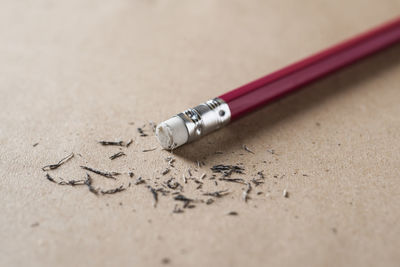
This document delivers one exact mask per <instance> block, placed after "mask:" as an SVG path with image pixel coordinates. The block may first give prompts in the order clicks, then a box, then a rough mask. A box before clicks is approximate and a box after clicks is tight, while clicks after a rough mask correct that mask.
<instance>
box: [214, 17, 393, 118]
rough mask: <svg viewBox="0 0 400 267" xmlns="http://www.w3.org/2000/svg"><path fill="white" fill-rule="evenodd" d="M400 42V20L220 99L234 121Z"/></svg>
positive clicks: (290, 66) (231, 92)
mask: <svg viewBox="0 0 400 267" xmlns="http://www.w3.org/2000/svg"><path fill="white" fill-rule="evenodd" d="M399 41H400V17H399V18H396V19H395V20H393V21H391V22H389V23H387V24H385V25H382V26H380V27H378V28H375V29H373V30H371V31H369V32H366V33H364V34H361V35H359V36H357V37H355V38H352V39H350V40H347V41H345V42H343V43H340V44H338V45H336V46H333V47H331V48H329V49H327V50H324V51H322V52H320V53H318V54H315V55H313V56H311V57H308V58H306V59H303V60H301V61H299V62H297V63H294V64H292V65H289V66H288V67H285V68H283V69H281V70H278V71H276V72H274V73H272V74H269V75H267V76H264V77H262V78H260V79H258V80H255V81H253V82H251V83H249V84H246V85H243V86H241V87H239V88H237V89H235V90H232V91H230V92H228V93H225V94H223V95H221V96H219V97H220V98H221V99H223V100H224V101H225V102H226V103H227V104H228V105H229V108H230V110H231V121H232V120H235V119H238V118H240V117H241V116H243V115H245V114H247V113H248V112H251V111H253V110H255V109H257V108H259V107H261V106H264V105H266V104H268V103H269V102H271V101H273V100H276V99H278V98H280V97H282V96H284V95H286V94H287V93H290V92H292V91H294V90H296V89H298V88H300V87H301V86H303V85H306V84H308V83H310V82H312V81H315V80H317V79H319V78H322V77H324V76H326V75H327V74H329V73H331V72H333V71H336V70H338V69H340V68H342V67H344V66H347V65H349V64H351V63H354V62H355V61H357V60H360V59H362V58H364V57H366V56H368V55H371V54H373V53H375V52H377V51H379V50H382V49H384V48H386V47H388V46H390V45H392V44H395V43H397V42H399Z"/></svg>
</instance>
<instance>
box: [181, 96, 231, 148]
mask: <svg viewBox="0 0 400 267" xmlns="http://www.w3.org/2000/svg"><path fill="white" fill-rule="evenodd" d="M178 116H179V117H180V118H181V119H182V120H183V121H184V122H185V125H186V128H187V130H188V134H189V138H188V142H192V141H194V140H197V139H199V138H200V137H202V136H204V135H206V134H208V133H210V132H213V131H215V130H217V129H219V128H221V127H222V126H224V125H226V124H228V123H229V121H230V119H231V111H230V109H229V106H228V104H226V103H225V101H223V100H222V99H220V98H214V99H211V100H208V101H207V102H205V103H202V104H200V105H198V106H196V107H194V108H189V109H187V110H185V111H184V112H182V113H179V114H178Z"/></svg>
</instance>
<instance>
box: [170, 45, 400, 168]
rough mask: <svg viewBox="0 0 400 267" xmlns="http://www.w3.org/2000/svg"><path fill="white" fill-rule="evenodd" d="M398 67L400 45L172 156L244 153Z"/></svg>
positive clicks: (193, 157)
mask: <svg viewBox="0 0 400 267" xmlns="http://www.w3.org/2000/svg"><path fill="white" fill-rule="evenodd" d="M396 65H400V44H397V45H394V46H392V47H390V48H389V49H387V50H385V51H382V52H380V53H378V54H376V55H373V56H370V57H369V58H367V59H366V60H362V61H360V62H357V63H356V64H353V65H352V66H349V67H347V68H345V69H343V70H341V71H339V72H337V73H334V74H332V75H330V76H329V77H327V78H324V79H322V80H320V81H316V82H314V83H312V84H310V85H308V86H306V87H304V88H303V89H302V90H300V91H298V92H295V93H292V94H290V95H289V96H287V97H285V98H283V99H281V100H279V101H277V102H275V103H273V104H271V105H268V106H267V107H264V108H261V109H259V110H257V111H256V112H254V113H252V114H250V115H248V116H246V117H245V118H243V119H240V120H238V121H235V122H233V123H231V124H230V125H228V126H227V127H225V128H223V129H221V130H219V131H216V132H214V133H212V134H210V135H208V136H205V137H203V138H202V139H200V140H198V141H196V142H193V143H191V144H189V145H184V146H182V147H179V148H177V149H176V150H174V151H173V153H174V154H175V155H176V156H177V157H180V158H183V159H186V160H191V161H197V160H204V159H210V160H212V159H213V158H214V157H217V156H218V153H216V152H217V151H223V152H226V151H230V152H232V151H235V150H242V148H241V147H242V145H243V144H246V143H248V142H249V141H250V140H251V139H253V138H257V136H260V132H265V130H268V129H272V128H273V127H274V126H276V125H278V124H279V123H280V122H282V121H284V120H286V119H288V118H290V119H293V118H295V117H298V116H301V115H302V113H304V112H306V111H307V110H308V109H311V108H313V107H316V106H318V105H323V103H324V101H327V100H328V99H329V98H331V97H334V96H337V95H339V94H343V93H344V92H346V91H348V90H350V89H351V88H353V87H355V86H356V85H358V84H361V83H365V82H368V80H370V79H371V77H374V76H376V75H379V74H382V73H384V72H385V71H387V70H389V69H390V68H392V67H394V66H396ZM266 149H267V148H266Z"/></svg>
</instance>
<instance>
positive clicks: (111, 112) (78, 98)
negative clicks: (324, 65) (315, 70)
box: [0, 0, 400, 266]
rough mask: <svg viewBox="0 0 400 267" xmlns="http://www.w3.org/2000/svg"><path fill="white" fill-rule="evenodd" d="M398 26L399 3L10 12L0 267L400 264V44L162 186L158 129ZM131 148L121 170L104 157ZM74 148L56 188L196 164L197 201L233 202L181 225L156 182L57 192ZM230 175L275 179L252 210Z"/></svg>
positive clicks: (228, 135)
mask: <svg viewBox="0 0 400 267" xmlns="http://www.w3.org/2000/svg"><path fill="white" fill-rule="evenodd" d="M399 13H400V1H399V0H394V1H390V0H386V1H378V0H376V1H361V0H351V1H348V0H346V1H344V0H343V1H330V0H329V1H328V0H327V1H312V0H302V1H298V0H291V1H262V0H259V1H256V0H254V1H244V0H243V1H231V0H224V1H212V0H201V1H194V0H185V1H161V0H147V1H128V0H125V1H124V0H114V1H89V0H85V1H83V0H69V1H39V0H38V1H15V0H3V1H1V3H0V90H1V91H0V107H1V112H0V201H1V206H0V265H1V266H158V265H167V266H399V264H400V226H399V222H400V208H399V205H400V104H399V100H400V47H399V46H395V47H393V48H392V49H390V50H387V51H385V52H383V53H381V54H379V55H376V56H374V57H372V58H370V59H369V60H367V61H364V62H361V63H359V64H357V65H354V66H352V67H350V68H348V69H346V70H345V71H342V72H340V73H338V74H335V75H333V76H331V77H330V78H328V79H325V80H323V81H319V82H317V83H315V84H313V85H311V86H308V87H307V88H305V89H304V90H303V91H301V92H299V93H297V94H294V95H292V96H290V97H288V98H286V99H283V100H281V101H279V102H277V103H275V104H273V105H271V106H269V107H266V108H263V109H262V110H259V111H258V112H256V113H253V114H252V115H250V116H248V117H247V118H245V119H243V120H240V121H238V122H236V123H234V124H232V125H230V126H229V127H226V128H225V129H223V130H221V131H220V132H218V133H215V134H212V135H210V136H208V137H207V138H205V139H203V140H201V141H199V142H197V143H193V144H191V145H187V146H185V147H183V148H181V149H178V150H177V151H175V152H174V154H173V156H174V157H175V159H176V161H175V167H174V168H172V169H171V172H170V173H169V174H167V175H165V176H162V175H161V174H160V173H161V172H162V171H163V170H164V169H165V168H166V167H167V165H168V164H167V162H166V161H165V160H164V159H165V158H166V157H168V156H171V154H170V153H169V152H167V151H163V150H161V149H160V148H159V147H158V144H157V141H156V139H155V137H154V136H153V135H152V133H151V130H150V127H149V125H148V123H149V122H150V121H155V122H160V121H162V120H164V119H167V118H168V117H169V116H170V115H173V114H175V113H177V112H179V111H181V110H183V109H184V108H187V107H190V106H193V105H196V104H198V103H200V102H201V101H204V100H207V99H208V98H211V97H214V96H217V95H219V94H221V93H223V92H225V91H227V90H230V89H232V88H235V87H237V86H239V85H242V84H244V83H246V82H248V81H251V80H252V79H255V78H258V77H260V76H262V75H264V74H266V73H268V72H271V71H273V70H276V69H277V68H279V67H283V66H285V65H286V64H289V63H291V62H293V61H295V60H298V59H301V58H302V57H304V56H307V55H309V54H311V53H312V52H316V51H318V50H320V49H322V48H325V47H327V46H329V45H330V44H334V43H336V42H338V41H340V40H343V39H345V38H347V37H350V36H352V35H354V34H356V33H358V32H361V31H363V30H366V29H368V28H370V27H372V26H374V25H377V24H379V23H382V22H384V21H386V20H388V19H390V18H393V17H395V16H396V15H399ZM132 123H133V124H132ZM144 124H147V125H146V126H145V127H144V130H145V132H146V133H148V134H150V135H149V136H148V137H140V136H139V134H138V132H137V127H141V126H142V125H144ZM130 138H132V139H133V144H132V145H131V146H130V147H129V148H122V151H124V152H125V153H126V156H125V157H121V158H119V159H117V160H114V161H111V160H110V159H109V158H108V157H109V156H110V155H112V154H113V153H115V152H118V151H120V150H119V148H117V147H103V146H100V145H99V144H97V143H96V141H99V140H120V139H121V140H129V139H130ZM35 143H39V144H38V145H37V146H35V147H34V146H33V144H35ZM242 145H247V146H248V147H249V148H250V149H251V150H253V151H254V153H255V154H251V153H248V152H246V151H244V150H243V149H242ZM154 147H157V150H155V151H151V152H145V153H143V152H141V151H142V150H144V149H150V148H154ZM268 150H270V152H272V151H271V150H273V151H274V152H275V153H274V154H271V153H270V152H268ZM216 151H222V152H223V154H215V152H216ZM71 152H74V153H75V157H74V158H73V159H72V160H71V161H69V162H68V163H66V164H65V165H64V166H62V167H60V168H59V169H57V170H54V171H51V172H49V173H50V174H51V175H52V176H54V177H55V178H57V179H58V178H60V177H61V178H64V179H67V180H68V179H72V178H73V179H83V178H84V176H85V171H83V170H82V169H80V168H79V166H80V165H87V166H91V167H95V168H98V169H103V170H110V171H111V170H112V171H119V172H123V173H124V174H123V175H120V176H119V177H118V179H117V181H112V180H107V179H106V178H103V177H101V176H98V175H92V178H93V180H94V184H95V186H96V187H102V188H104V189H109V188H114V187H116V186H119V185H121V184H123V185H124V186H127V185H128V183H129V182H130V181H131V182H133V181H135V180H136V179H137V178H138V177H139V176H142V177H143V178H144V179H145V180H146V182H147V184H154V182H157V181H158V182H159V183H161V182H162V181H165V180H166V179H168V178H170V177H176V179H177V180H178V181H179V182H180V183H183V182H182V180H181V178H182V174H185V175H187V176H188V174H187V169H188V168H190V169H191V170H192V173H193V176H194V177H197V178H199V177H200V175H201V174H202V173H206V174H207V177H206V178H205V179H204V186H203V189H201V190H200V189H197V190H196V186H197V184H196V183H194V182H193V181H192V180H190V181H189V182H188V184H185V189H184V195H185V196H187V197H192V198H196V199H204V200H206V199H208V198H207V197H204V196H202V194H201V193H202V192H207V191H215V190H223V189H228V190H229V191H230V194H229V195H228V196H226V197H223V198H221V199H216V201H215V202H214V203H213V204H211V205H206V204H204V203H196V207H195V208H193V209H185V211H184V213H181V214H176V213H172V210H173V208H174V206H175V204H176V201H174V200H173V199H172V196H161V195H160V196H159V198H160V199H159V203H158V205H157V207H156V208H154V207H153V200H152V195H151V193H150V191H149V190H148V189H147V188H146V185H145V184H142V185H132V186H131V187H130V188H128V190H126V191H125V192H121V193H118V194H115V195H105V196H102V195H99V196H95V195H94V194H91V193H90V192H89V191H88V189H87V188H86V187H85V186H76V187H71V186H60V185H57V184H54V183H51V182H50V181H48V180H46V178H45V176H44V175H45V172H43V171H42V170H41V167H43V166H44V165H47V164H50V163H55V162H57V161H58V160H59V159H61V158H62V157H64V156H66V155H68V154H69V153H71ZM197 160H200V161H204V163H205V166H202V167H201V168H198V167H197V165H196V161H197ZM222 163H223V164H236V163H243V164H244V166H245V168H246V171H245V173H246V174H245V175H238V176H235V177H241V178H243V179H245V180H246V181H250V180H251V179H252V178H253V177H256V176H257V172H258V171H261V170H263V171H264V174H265V183H264V184H263V185H260V186H258V187H255V186H254V185H253V190H252V192H251V193H250V198H251V199H249V201H248V202H247V203H245V202H244V201H243V199H242V190H243V189H244V188H245V186H243V185H241V184H232V183H226V182H222V181H219V183H218V186H216V185H215V184H214V181H212V180H209V178H210V177H211V171H210V169H209V168H210V167H211V166H212V165H215V164H222ZM128 171H133V172H134V175H135V176H134V177H133V178H130V177H129V176H128V175H127V174H126V173H127V172H128ZM157 178H158V179H157ZM217 178H218V177H217ZM284 189H287V191H288V192H289V198H285V197H283V196H282V192H283V190H284ZM258 192H261V193H258ZM231 211H235V212H237V213H238V215H237V216H229V215H227V213H229V212H231Z"/></svg>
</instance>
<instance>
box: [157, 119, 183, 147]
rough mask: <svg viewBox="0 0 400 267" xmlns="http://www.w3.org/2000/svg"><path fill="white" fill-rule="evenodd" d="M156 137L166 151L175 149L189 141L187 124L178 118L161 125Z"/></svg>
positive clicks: (158, 127)
mask: <svg viewBox="0 0 400 267" xmlns="http://www.w3.org/2000/svg"><path fill="white" fill-rule="evenodd" d="M156 136H157V138H158V141H159V142H160V144H161V146H162V147H163V148H164V149H174V148H176V147H178V146H181V145H183V144H185V143H187V141H188V139H189V133H188V130H187V128H186V125H185V122H184V121H183V119H181V118H180V117H178V116H174V117H172V118H170V119H168V120H166V121H164V122H162V123H160V124H159V125H158V126H157V128H156Z"/></svg>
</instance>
